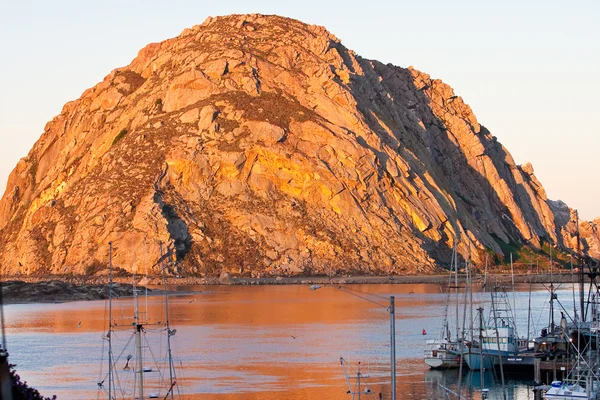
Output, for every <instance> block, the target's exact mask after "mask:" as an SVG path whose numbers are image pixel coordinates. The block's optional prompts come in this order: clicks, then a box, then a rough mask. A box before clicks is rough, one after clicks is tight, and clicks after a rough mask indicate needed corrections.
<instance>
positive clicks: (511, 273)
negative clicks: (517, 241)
mask: <svg viewBox="0 0 600 400" xmlns="http://www.w3.org/2000/svg"><path fill="white" fill-rule="evenodd" d="M510 276H511V279H512V298H513V312H515V311H517V302H516V300H515V270H514V268H513V255H512V253H510ZM515 328H516V326H515Z"/></svg>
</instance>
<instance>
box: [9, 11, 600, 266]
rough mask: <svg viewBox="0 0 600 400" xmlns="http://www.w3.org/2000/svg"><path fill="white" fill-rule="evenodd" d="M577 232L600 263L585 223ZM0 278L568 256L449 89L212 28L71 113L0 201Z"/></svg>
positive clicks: (291, 33) (283, 23) (533, 184)
mask: <svg viewBox="0 0 600 400" xmlns="http://www.w3.org/2000/svg"><path fill="white" fill-rule="evenodd" d="M599 222H600V221H598V220H596V222H590V223H585V224H582V226H583V229H582V231H583V232H584V236H585V237H584V240H583V244H584V249H585V250H587V251H588V252H589V253H590V254H592V255H594V256H597V255H598V254H599V252H600V251H599V245H598V243H600V241H599V240H598V237H599V236H598V229H597V226H598V223H599ZM0 229H1V235H2V238H1V239H2V247H1V251H0V262H1V263H2V265H3V266H4V268H5V273H6V272H7V273H9V274H14V273H25V274H34V273H39V274H46V273H52V274H62V273H77V274H79V273H88V274H90V273H96V272H98V271H100V270H102V269H103V267H104V265H105V263H106V259H107V257H108V242H109V241H112V242H113V243H114V245H115V253H114V261H115V265H118V266H119V267H121V268H123V269H125V270H128V271H137V272H142V273H144V272H150V273H152V272H153V271H154V272H157V271H158V267H157V265H156V261H157V260H158V258H159V245H158V244H159V243H163V244H164V247H165V249H170V250H171V251H172V254H173V256H172V261H176V262H175V263H172V264H171V266H172V268H175V269H177V271H172V272H176V273H179V274H187V275H194V274H199V275H204V274H212V275H215V274H218V273H219V272H221V271H223V270H224V271H229V272H235V273H238V274H243V275H252V276H260V275H265V274H276V275H278V274H298V273H303V274H321V273H332V272H333V271H352V272H355V273H380V272H386V273H414V272H427V271H431V270H433V269H434V268H435V266H436V264H444V263H447V262H448V260H449V258H450V253H451V250H450V249H452V247H453V246H454V245H455V243H458V247H459V251H460V252H461V254H462V255H463V256H464V257H468V256H469V254H470V257H471V258H472V259H473V260H474V261H475V262H479V263H481V262H483V259H484V256H485V253H486V252H488V253H489V252H493V253H496V254H502V249H501V247H500V246H499V243H523V244H526V245H529V246H532V247H539V246H540V245H541V243H542V242H547V243H553V244H556V245H557V246H559V247H561V248H563V249H574V248H575V242H576V239H575V236H576V226H575V222H574V215H573V211H572V210H570V209H569V208H568V207H567V206H566V205H564V204H563V203H560V202H551V201H549V200H548V199H547V198H546V194H545V192H544V189H543V187H542V185H541V184H540V183H539V181H538V180H537V179H536V177H535V175H534V173H533V168H532V166H531V165H530V164H526V165H522V166H520V165H516V164H515V162H514V160H513V159H512V157H511V155H510V154H509V153H508V151H507V150H506V149H505V148H504V147H503V146H502V145H501V144H500V143H499V142H498V141H497V140H496V138H495V137H494V136H492V135H491V133H490V132H489V131H488V130H487V129H486V128H485V127H483V126H482V125H480V124H479V122H478V121H477V119H476V117H475V116H474V115H473V113H472V111H471V109H470V107H469V106H468V105H466V104H465V103H464V102H463V100H462V98H461V97H459V96H457V95H456V94H455V93H454V91H453V90H452V88H450V87H449V86H448V85H446V84H444V83H443V82H441V81H440V80H437V79H431V78H430V77H429V76H428V75H427V74H424V73H422V72H419V71H417V70H415V69H413V68H410V67H409V68H408V69H406V68H401V67H396V66H393V65H390V64H388V65H384V64H382V63H380V62H377V61H374V60H367V59H364V58H362V57H360V56H358V55H357V54H355V53H354V52H352V51H350V50H348V49H346V48H345V47H344V46H343V45H342V44H341V42H340V41H339V40H338V39H337V38H336V37H335V36H333V35H332V34H330V33H329V32H327V31H326V30H325V29H324V28H323V27H319V26H311V25H306V24H303V23H301V22H299V21H295V20H292V19H288V18H282V17H278V16H264V15H232V16H226V17H217V18H208V19H207V20H206V21H205V22H204V23H203V24H202V25H199V26H195V27H193V28H191V29H186V30H184V31H183V32H182V34H181V35H180V36H178V37H176V38H174V39H169V40H166V41H164V42H161V43H153V44H150V45H148V46H146V47H145V48H144V49H142V50H141V51H140V52H139V54H138V56H137V57H136V58H135V59H134V60H133V61H132V63H131V64H130V65H128V66H126V67H124V68H119V69H116V70H114V71H113V72H111V73H110V74H109V75H108V76H107V77H106V78H105V79H104V81H103V82H101V83H99V84H98V85H96V86H94V87H93V88H91V89H88V90H86V91H85V92H84V93H83V94H82V96H81V97H80V98H79V99H78V100H76V101H73V102H69V103H67V104H66V105H65V106H64V108H63V110H62V112H61V113H60V115H58V116H57V117H55V118H54V119H53V120H52V121H50V122H49V123H48V124H47V125H46V127H45V129H44V133H43V135H42V136H41V138H40V139H39V140H38V142H37V143H36V144H35V146H34V147H33V149H32V150H31V152H30V153H29V155H28V156H27V157H25V158H23V159H22V160H21V161H20V162H19V163H18V165H17V166H16V168H15V169H14V171H13V172H12V174H11V176H10V178H9V181H8V185H7V190H6V192H5V194H4V196H3V198H2V200H1V202H0Z"/></svg>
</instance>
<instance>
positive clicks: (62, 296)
mask: <svg viewBox="0 0 600 400" xmlns="http://www.w3.org/2000/svg"><path fill="white" fill-rule="evenodd" d="M19 278H20V279H10V277H5V278H4V279H2V280H1V281H0V282H1V286H2V296H3V302H4V304H33V303H39V304H43V303H46V304H47V303H65V302H72V301H92V300H103V299H106V298H107V297H108V291H107V285H108V277H105V276H102V277H82V276H79V277H74V276H68V277H58V276H52V277H27V278H23V277H19ZM60 278H62V279H60ZM458 278H459V280H460V281H461V282H464V280H465V278H466V275H464V274H459V276H458ZM530 278H531V283H532V284H542V283H577V282H578V275H576V274H571V273H570V272H568V273H561V274H552V275H550V274H540V275H531V276H530V275H528V274H515V275H514V283H515V284H523V283H529V282H530ZM448 279H449V276H448V274H444V275H402V276H334V277H327V276H312V277H306V276H304V277H301V276H295V277H272V278H245V277H231V276H229V275H226V276H221V277H219V278H209V279H207V278H190V277H187V278H177V277H170V278H168V280H167V284H168V286H170V288H169V290H168V291H169V293H170V295H183V294H190V293H199V292H202V290H199V291H194V290H189V288H182V289H183V290H179V289H178V288H173V287H174V286H175V287H177V286H263V285H377V284H394V285H396V284H398V285H407V284H408V285H410V284H438V285H445V284H447V283H448ZM483 282H484V276H483V275H479V274H477V275H473V283H474V284H482V283H483ZM512 282H513V276H512V275H511V274H506V273H502V274H488V275H487V284H488V285H510V284H512ZM132 283H133V282H132V278H131V277H117V278H116V279H113V293H114V296H115V297H118V298H123V297H131V296H133V290H132V288H133V285H132ZM162 285H163V282H162V278H161V277H153V278H151V277H148V278H146V277H143V278H141V279H139V280H137V282H136V286H138V287H140V288H143V287H145V286H150V288H149V291H152V295H159V294H164V290H163V288H162ZM157 286H158V287H157ZM152 287H154V288H152Z"/></svg>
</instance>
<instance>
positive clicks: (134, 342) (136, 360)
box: [98, 242, 180, 400]
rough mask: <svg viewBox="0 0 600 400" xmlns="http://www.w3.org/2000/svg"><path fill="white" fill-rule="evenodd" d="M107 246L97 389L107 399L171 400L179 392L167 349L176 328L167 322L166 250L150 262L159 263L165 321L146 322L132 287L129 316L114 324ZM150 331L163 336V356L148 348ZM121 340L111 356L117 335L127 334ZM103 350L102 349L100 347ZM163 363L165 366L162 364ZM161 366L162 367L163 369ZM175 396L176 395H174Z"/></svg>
mask: <svg viewBox="0 0 600 400" xmlns="http://www.w3.org/2000/svg"><path fill="white" fill-rule="evenodd" d="M109 246H110V253H109V254H110V263H109V268H110V272H109V296H108V332H107V334H106V335H105V336H103V340H104V342H105V343H108V372H107V373H106V374H103V373H102V371H101V374H100V376H101V379H100V380H99V381H98V391H99V395H98V398H100V393H101V392H102V393H104V394H105V395H106V396H107V397H108V399H109V400H118V399H138V400H141V399H146V398H149V399H157V398H161V399H165V400H166V399H171V400H174V397H175V392H177V393H178V394H179V393H180V391H179V387H178V385H177V379H176V376H175V368H174V364H173V356H172V352H171V338H172V337H173V336H174V335H175V334H176V332H177V330H176V329H171V326H170V324H169V297H168V292H167V288H166V276H165V267H164V260H165V259H166V258H167V257H168V256H169V253H167V254H164V255H163V254H162V245H161V250H160V252H161V257H160V259H159V260H158V262H157V263H156V264H155V265H154V266H156V265H159V264H160V266H161V272H162V276H163V284H164V290H165V320H164V321H159V322H156V323H152V322H150V319H149V316H148V309H147V306H146V311H145V312H143V311H141V310H140V306H139V292H140V290H139V289H137V288H136V287H135V277H134V288H133V302H134V312H133V317H131V318H130V319H129V320H126V319H125V318H124V317H123V316H122V317H121V323H117V322H116V320H115V319H114V318H113V310H112V308H113V307H112V297H113V296H112V279H113V267H112V251H113V247H112V242H111V243H109ZM150 334H157V335H162V336H163V338H164V337H165V336H166V342H167V349H166V354H165V356H164V358H165V359H166V360H164V359H162V358H161V357H158V358H157V357H156V356H157V354H155V352H154V351H153V350H152V344H151V341H150V340H149V338H148V336H149V335H150ZM127 335H128V338H127V339H126V340H125V339H123V341H124V342H125V345H124V346H123V348H122V349H121V351H120V352H119V353H118V354H117V355H116V356H115V353H114V351H113V344H114V341H115V340H116V339H117V338H118V337H119V338H123V336H127ZM103 353H104V350H103ZM165 364H167V366H166V367H165ZM163 367H165V368H163ZM167 368H168V371H169V372H168V375H167V374H166V373H163V369H165V370H166V369H167ZM178 397H179V396H178Z"/></svg>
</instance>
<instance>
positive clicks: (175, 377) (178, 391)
mask: <svg viewBox="0 0 600 400" xmlns="http://www.w3.org/2000/svg"><path fill="white" fill-rule="evenodd" d="M178 354H179V344H178V341H177V340H176V341H175V355H176V356H177V355H178ZM175 358H178V357H171V361H172V362H173V364H172V368H173V379H175V382H177V369H176V368H175V361H174V360H175ZM179 365H180V366H181V375H182V379H183V380H185V371H184V368H183V362H182V361H181V359H179ZM169 367H171V365H170V366H169ZM175 386H176V387H177V396H178V398H179V399H181V393H182V390H181V385H179V384H177V385H175Z"/></svg>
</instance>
